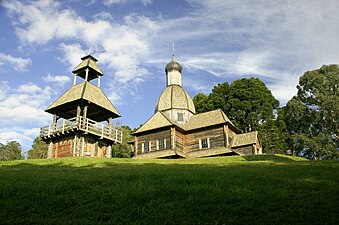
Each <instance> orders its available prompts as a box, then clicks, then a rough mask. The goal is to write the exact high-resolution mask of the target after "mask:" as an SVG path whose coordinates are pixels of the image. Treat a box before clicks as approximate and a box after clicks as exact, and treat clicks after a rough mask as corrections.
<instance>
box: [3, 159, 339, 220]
mask: <svg viewBox="0 0 339 225" xmlns="http://www.w3.org/2000/svg"><path fill="white" fill-rule="evenodd" d="M338 193H339V162H338V161H307V160H305V159H302V158H298V157H286V156H282V155H275V156H266V155H262V156H250V157H238V156H234V157H218V158H203V159H176V160H133V159H104V158H77V159H73V158H66V159H53V160H52V159H47V160H26V161H12V162H0V224H260V225H265V224H270V225H271V224H322V225H323V224H339V218H338V215H339V206H338V204H339V195H338Z"/></svg>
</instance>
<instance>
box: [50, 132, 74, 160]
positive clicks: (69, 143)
mask: <svg viewBox="0 0 339 225" xmlns="http://www.w3.org/2000/svg"><path fill="white" fill-rule="evenodd" d="M73 144H74V143H73V137H71V136H69V137H65V138H61V139H58V140H56V141H55V142H54V143H53V148H52V158H61V157H71V156H73Z"/></svg>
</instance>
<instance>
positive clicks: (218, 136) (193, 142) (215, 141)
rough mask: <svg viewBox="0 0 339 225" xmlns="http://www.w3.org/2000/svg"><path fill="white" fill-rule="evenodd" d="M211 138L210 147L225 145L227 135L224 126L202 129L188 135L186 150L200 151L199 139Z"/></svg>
mask: <svg viewBox="0 0 339 225" xmlns="http://www.w3.org/2000/svg"><path fill="white" fill-rule="evenodd" d="M205 138H209V139H210V148H217V147H224V146H225V136H224V128H223V126H219V127H214V128H208V129H201V130H197V131H194V132H192V133H189V134H187V135H186V139H185V148H184V152H190V151H198V150H200V149H199V139H205Z"/></svg>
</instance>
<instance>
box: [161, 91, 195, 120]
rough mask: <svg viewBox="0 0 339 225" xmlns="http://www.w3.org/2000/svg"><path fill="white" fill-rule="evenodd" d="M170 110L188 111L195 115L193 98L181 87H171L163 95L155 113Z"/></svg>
mask: <svg viewBox="0 0 339 225" xmlns="http://www.w3.org/2000/svg"><path fill="white" fill-rule="evenodd" d="M169 109H187V110H189V111H191V112H192V113H195V107H194V103H193V100H192V98H191V97H190V96H189V94H188V93H187V92H186V91H185V90H184V89H183V88H182V87H181V86H179V85H170V86H168V87H166V89H165V90H164V91H163V92H162V93H161V95H160V96H159V99H158V103H157V105H156V107H155V111H165V110H169Z"/></svg>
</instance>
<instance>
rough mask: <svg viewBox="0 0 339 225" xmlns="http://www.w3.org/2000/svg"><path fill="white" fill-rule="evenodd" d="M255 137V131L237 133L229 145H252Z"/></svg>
mask: <svg viewBox="0 0 339 225" xmlns="http://www.w3.org/2000/svg"><path fill="white" fill-rule="evenodd" d="M257 138H258V132H257V131H252V132H248V133H243V134H237V135H235V136H234V137H233V139H232V143H231V146H232V148H236V147H240V146H246V145H252V144H255V143H257Z"/></svg>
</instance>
